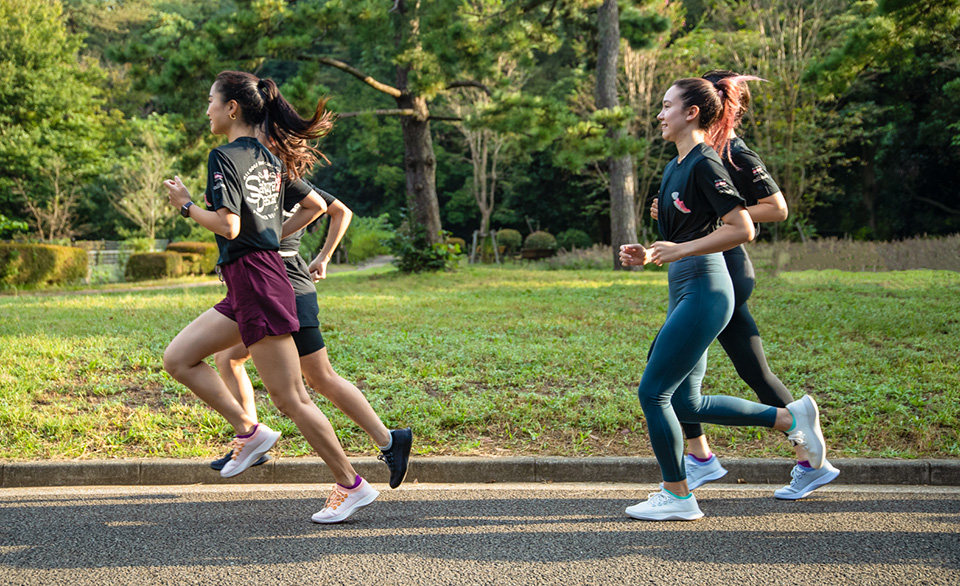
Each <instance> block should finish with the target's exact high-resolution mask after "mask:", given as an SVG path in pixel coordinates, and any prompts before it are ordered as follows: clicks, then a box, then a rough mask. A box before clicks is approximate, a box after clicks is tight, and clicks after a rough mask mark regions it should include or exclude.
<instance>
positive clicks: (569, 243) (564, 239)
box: [557, 228, 593, 250]
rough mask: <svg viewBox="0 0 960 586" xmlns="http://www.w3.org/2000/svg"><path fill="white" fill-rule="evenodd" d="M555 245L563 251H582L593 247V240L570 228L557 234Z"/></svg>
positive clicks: (584, 233) (581, 231) (580, 231)
mask: <svg viewBox="0 0 960 586" xmlns="http://www.w3.org/2000/svg"><path fill="white" fill-rule="evenodd" d="M557 245H558V246H560V248H562V249H564V250H573V249H574V248H579V249H580V250H583V249H585V248H590V247H591V246H592V245H593V240H591V239H590V236H589V235H588V234H587V233H586V232H584V231H583V230H578V229H576V228H570V229H569V230H564V231H563V232H561V233H559V234H557Z"/></svg>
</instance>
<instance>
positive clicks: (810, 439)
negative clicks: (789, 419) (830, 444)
mask: <svg viewBox="0 0 960 586" xmlns="http://www.w3.org/2000/svg"><path fill="white" fill-rule="evenodd" d="M787 410H788V411H790V413H791V414H793V418H794V426H793V429H792V430H790V431H789V432H788V433H787V438H788V439H789V440H790V441H792V442H793V443H794V445H798V446H801V447H802V448H803V449H805V450H806V451H807V456H808V457H807V461H808V462H810V466H811V467H813V468H814V469H816V470H819V469H820V468H822V467H823V463H824V461H825V460H826V454H827V444H826V442H825V441H824V440H823V432H822V431H820V410H819V409H818V408H817V402H816V401H814V400H813V397H811V396H810V395H805V396H804V397H803V398H801V399H798V400H796V401H794V402H793V403H790V404H789V405H787Z"/></svg>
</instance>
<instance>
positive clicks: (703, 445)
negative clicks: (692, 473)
mask: <svg viewBox="0 0 960 586" xmlns="http://www.w3.org/2000/svg"><path fill="white" fill-rule="evenodd" d="M687 453H690V454H693V455H694V456H696V457H698V458H700V459H701V460H706V459H707V458H709V457H710V444H708V443H707V436H706V435H701V436H699V437H695V438H692V439H687Z"/></svg>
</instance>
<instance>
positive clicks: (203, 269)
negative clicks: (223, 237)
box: [167, 242, 220, 275]
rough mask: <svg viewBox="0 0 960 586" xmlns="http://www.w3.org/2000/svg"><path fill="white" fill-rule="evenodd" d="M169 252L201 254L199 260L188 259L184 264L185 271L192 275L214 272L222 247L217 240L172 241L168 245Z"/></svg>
mask: <svg viewBox="0 0 960 586" xmlns="http://www.w3.org/2000/svg"><path fill="white" fill-rule="evenodd" d="M167 252H176V253H179V254H184V255H187V254H190V255H197V256H199V261H197V260H196V259H188V260H187V262H186V263H185V265H184V271H185V272H186V273H187V274H190V275H209V274H211V273H213V272H214V271H215V270H216V268H217V260H219V259H220V249H219V248H217V244H216V243H215V242H171V243H170V244H168V245H167Z"/></svg>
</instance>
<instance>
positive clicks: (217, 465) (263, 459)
mask: <svg viewBox="0 0 960 586" xmlns="http://www.w3.org/2000/svg"><path fill="white" fill-rule="evenodd" d="M271 459H272V458H271V457H270V454H264V455H262V456H260V459H259V460H257V461H256V462H254V463H253V464H250V467H251V468H253V467H254V466H262V465H264V464H266V463H267V462H269V461H270V460H271ZM226 465H227V463H226V462H224V463H222V464H221V463H219V461H218V460H214V461H213V462H210V468H211V469H213V470H216V471H217V472H219V471H220V470H223V467H224V466H226Z"/></svg>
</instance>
